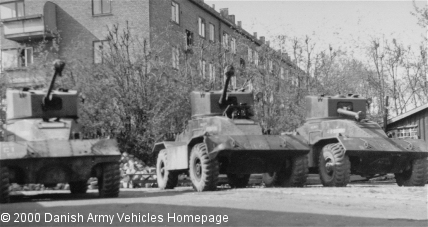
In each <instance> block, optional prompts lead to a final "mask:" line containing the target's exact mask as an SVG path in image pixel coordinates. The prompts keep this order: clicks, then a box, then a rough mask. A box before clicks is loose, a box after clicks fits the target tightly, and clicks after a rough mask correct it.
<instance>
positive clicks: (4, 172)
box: [0, 167, 10, 203]
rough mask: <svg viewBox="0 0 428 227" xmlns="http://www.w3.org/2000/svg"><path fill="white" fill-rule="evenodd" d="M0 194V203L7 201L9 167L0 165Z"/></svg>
mask: <svg viewBox="0 0 428 227" xmlns="http://www.w3.org/2000/svg"><path fill="white" fill-rule="evenodd" d="M0 175H1V179H0V180H1V185H0V187H1V194H0V203H8V202H9V185H10V184H9V169H8V168H7V167H1V172H0Z"/></svg>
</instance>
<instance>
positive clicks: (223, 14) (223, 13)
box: [220, 8, 229, 18]
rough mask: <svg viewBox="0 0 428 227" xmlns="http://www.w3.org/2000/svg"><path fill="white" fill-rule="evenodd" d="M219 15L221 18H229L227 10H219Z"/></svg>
mask: <svg viewBox="0 0 428 227" xmlns="http://www.w3.org/2000/svg"><path fill="white" fill-rule="evenodd" d="M220 14H221V15H222V16H223V17H226V18H227V17H228V16H229V8H223V9H220Z"/></svg>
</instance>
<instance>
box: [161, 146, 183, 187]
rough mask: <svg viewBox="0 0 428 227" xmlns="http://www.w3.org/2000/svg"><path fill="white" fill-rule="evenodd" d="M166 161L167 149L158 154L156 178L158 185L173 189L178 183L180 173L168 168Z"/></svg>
mask: <svg viewBox="0 0 428 227" xmlns="http://www.w3.org/2000/svg"><path fill="white" fill-rule="evenodd" d="M166 162H167V155H166V152H165V150H161V151H160V152H159V154H158V158H157V162H156V179H157V182H158V187H159V189H161V190H164V189H173V188H175V187H176V186H177V183H178V174H177V173H176V172H174V171H169V170H166V169H165V165H166Z"/></svg>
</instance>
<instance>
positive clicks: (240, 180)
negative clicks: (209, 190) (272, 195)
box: [227, 173, 250, 188]
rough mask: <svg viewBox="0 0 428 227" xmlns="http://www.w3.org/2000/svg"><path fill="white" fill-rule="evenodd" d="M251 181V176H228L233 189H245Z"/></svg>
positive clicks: (229, 174)
mask: <svg viewBox="0 0 428 227" xmlns="http://www.w3.org/2000/svg"><path fill="white" fill-rule="evenodd" d="M249 180H250V174H233V173H228V174H227V181H228V183H229V185H230V187H231V188H245V187H247V185H248V181H249Z"/></svg>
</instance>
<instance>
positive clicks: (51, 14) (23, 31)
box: [1, 2, 57, 41]
mask: <svg viewBox="0 0 428 227" xmlns="http://www.w3.org/2000/svg"><path fill="white" fill-rule="evenodd" d="M1 22H2V23H3V29H4V30H3V34H4V37H5V38H6V39H10V40H14V41H24V40H28V39H39V38H52V37H54V36H55V33H56V32H57V26H56V5H55V4H53V3H51V2H48V3H46V4H45V6H44V8H43V15H42V14H39V15H29V16H23V17H15V18H8V19H3V20H2V21H1Z"/></svg>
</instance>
